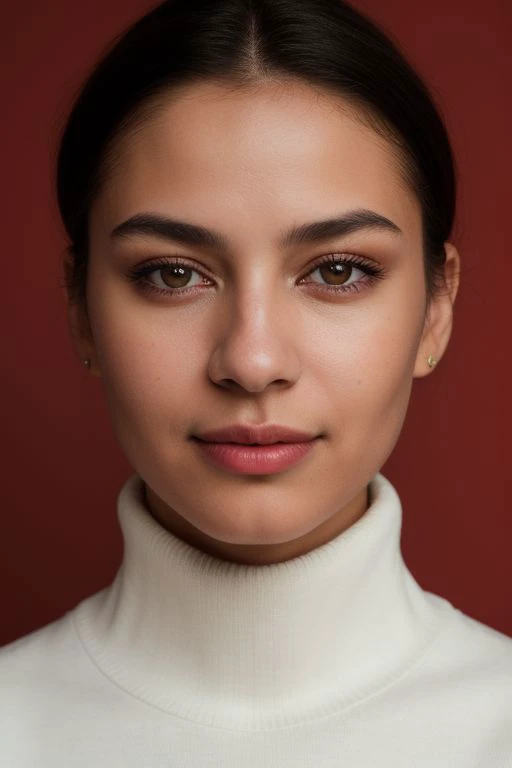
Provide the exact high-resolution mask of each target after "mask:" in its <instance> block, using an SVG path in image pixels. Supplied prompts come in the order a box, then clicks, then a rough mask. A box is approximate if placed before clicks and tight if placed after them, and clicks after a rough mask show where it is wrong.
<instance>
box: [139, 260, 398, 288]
mask: <svg viewBox="0 0 512 768" xmlns="http://www.w3.org/2000/svg"><path fill="white" fill-rule="evenodd" d="M324 264H344V265H345V264H348V265H350V266H354V267H357V268H358V269H360V270H361V271H362V272H363V273H365V275H366V277H365V278H364V279H362V280H358V281H357V282H355V283H350V284H349V285H346V286H341V285H340V286H335V285H321V284H320V283H305V284H306V285H315V286H317V288H319V289H320V290H321V291H326V292H327V293H334V294H345V293H358V292H359V291H361V290H363V289H364V287H365V286H369V285H372V284H373V283H374V282H376V281H377V280H381V279H382V278H384V277H385V276H386V272H387V270H386V269H384V268H383V267H379V266H377V265H376V264H372V263H370V262H368V261H366V259H363V258H362V257H361V256H351V255H349V256H344V257H343V258H340V256H339V255H336V254H329V256H324V257H323V258H322V259H320V260H319V261H318V262H316V264H314V265H313V267H312V268H311V269H310V271H309V272H308V273H307V274H306V275H304V277H308V275H310V274H311V273H312V272H315V271H316V270H317V269H318V268H319V267H322V266H323V265H324ZM175 266H181V267H184V268H185V269H189V270H191V271H192V272H197V274H199V275H201V276H202V277H205V275H203V274H202V272H201V271H200V270H199V269H196V268H195V267H193V266H192V265H191V264H189V263H188V262H187V261H186V260H184V259H182V258H180V257H176V258H172V259H169V258H157V259H154V260H152V261H150V262H148V263H144V264H140V265H139V266H137V267H135V268H134V269H132V270H130V272H129V273H128V279H129V280H130V281H131V282H133V283H135V284H136V285H137V286H138V287H139V288H140V290H141V291H143V293H146V294H152V293H157V294H159V295H163V296H166V297H168V296H174V295H176V294H188V293H190V292H191V291H195V290H196V288H198V287H200V286H192V287H190V288H188V287H186V286H185V287H183V288H167V289H164V288H159V287H158V286H156V285H154V284H153V283H151V282H150V281H149V280H148V279H147V278H148V276H149V275H150V274H152V273H153V272H159V271H160V270H162V269H163V268H164V267H175ZM206 279H207V280H210V278H206ZM302 279H304V278H301V280H302ZM303 284H304V283H303Z"/></svg>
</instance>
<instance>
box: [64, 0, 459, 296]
mask: <svg viewBox="0 0 512 768" xmlns="http://www.w3.org/2000/svg"><path fill="white" fill-rule="evenodd" d="M268 79H272V80H282V81H285V80H287V79H295V80H297V79H299V80H301V81H303V82H305V83H310V84H312V85H314V86H315V87H318V86H320V87H322V88H324V89H328V90H329V91H331V92H332V93H334V94H338V95H339V96H340V97H342V98H343V99H345V100H346V101H348V102H349V103H351V104H353V105H354V106H356V107H357V108H358V109H359V110H360V112H361V113H364V114H366V116H367V117H368V119H369V120H370V121H371V123H372V126H373V127H374V128H375V130H377V131H379V132H381V133H382V134H383V135H385V136H386V137H387V138H388V139H390V140H391V141H393V142H394V144H395V145H396V147H397V148H398V150H399V152H400V155H401V157H402V161H403V162H402V164H403V166H404V167H405V169H406V175H407V177H408V180H409V182H410V184H411V187H412V189H413V190H414V192H415V194H416V195H417V198H418V200H419V203H420V206H421V211H422V218H423V240H424V269H425V282H426V294H427V307H428V305H429V304H430V301H431V299H432V298H433V297H434V295H435V294H436V293H437V292H438V291H439V290H440V289H441V287H442V286H443V285H444V270H443V265H444V263H445V260H446V253H445V249H444V243H445V241H446V240H448V238H449V236H450V232H451V228H452V226H453V218H454V214H455V197H456V183H455V170H454V160H453V155H452V150H451V147H450V141H449V137H448V134H447V131H446V128H445V126H444V124H443V121H442V119H441V116H440V114H439V112H438V111H437V109H436V107H435V105H434V103H433V100H432V97H431V95H430V94H429V92H428V89H427V87H426V85H425V84H424V83H423V82H422V80H421V79H420V77H419V76H418V75H417V74H416V72H415V71H414V70H413V68H412V67H411V66H410V64H409V63H408V62H407V60H406V59H405V58H404V56H403V54H402V53H401V52H400V51H399V49H398V47H397V45H396V44H395V43H394V42H392V41H391V40H390V39H389V38H388V37H387V35H385V34H384V32H383V31H381V30H380V29H379V28H378V27H377V26H376V25H375V24H374V23H373V22H372V21H370V20H369V19H368V18H366V17H365V16H363V15H362V14H361V13H359V12H358V11H356V10H355V9H354V8H353V7H352V6H350V5H349V4H348V3H346V2H343V0H166V1H165V2H163V3H161V4H159V5H158V6H156V7H155V8H154V9H153V10H152V11H150V12H149V13H147V14H146V15H145V16H143V17H142V18H141V19H139V20H138V21H137V22H136V23H135V24H133V25H132V26H131V27H130V28H129V29H128V30H127V31H126V32H125V33H123V34H122V35H121V36H119V38H118V39H117V40H116V41H115V43H114V45H113V47H111V49H110V50H109V51H108V52H107V54H106V55H104V57H103V58H102V59H101V60H100V61H99V62H98V63H97V65H96V67H95V68H94V70H93V72H92V73H91V75H90V76H89V78H88V79H87V81H86V82H85V84H84V85H83V86H82V88H81V90H80V92H79V95H78V97H77V99H76V101H75V104H74V106H73V109H72V111H71V113H70V115H69V118H68V120H67V123H66V125H65V127H64V131H63V134H62V137H61V141H60V146H59V149H58V156H57V169H56V191H57V201H58V205H59V209H60V214H61V217H62V221H63V223H64V226H65V229H66V232H67V235H68V237H69V239H70V242H71V244H70V246H69V248H68V254H69V256H70V260H69V262H68V264H67V267H66V286H67V289H68V296H69V298H70V300H71V301H75V302H78V303H83V305H84V306H85V304H86V281H87V262H88V249H89V243H88V219H89V212H90V208H91V205H92V203H93V201H94V199H95V197H96V196H97V195H98V193H99V191H100V189H101V186H102V184H103V183H104V181H105V179H106V178H107V177H108V171H109V164H110V162H111V160H112V157H113V151H114V150H115V145H116V140H117V139H119V138H120V137H121V136H123V135H125V134H126V132H127V131H129V130H130V128H131V127H133V125H134V124H137V121H138V124H140V123H141V121H142V122H143V121H144V119H146V118H147V117H151V110H149V114H147V113H145V112H144V107H145V105H149V104H155V103H156V102H155V97H158V96H159V95H163V94H165V93H168V92H170V91H172V89H173V88H177V87H180V86H185V85H187V84H192V83H194V82H199V81H206V80H209V81H217V82H224V83H226V84H227V85H230V86H234V87H237V86H238V87H244V86H247V85H249V86H250V85H251V84H257V83H258V82H262V81H264V80H268ZM155 108H156V107H155ZM155 108H154V109H155ZM153 114H154V112H153Z"/></svg>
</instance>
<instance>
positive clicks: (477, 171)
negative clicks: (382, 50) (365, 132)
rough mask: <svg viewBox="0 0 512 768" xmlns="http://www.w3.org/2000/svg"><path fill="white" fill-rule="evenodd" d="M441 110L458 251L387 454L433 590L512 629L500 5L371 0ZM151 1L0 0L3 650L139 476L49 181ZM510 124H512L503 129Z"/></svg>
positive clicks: (408, 541) (114, 546)
mask: <svg viewBox="0 0 512 768" xmlns="http://www.w3.org/2000/svg"><path fill="white" fill-rule="evenodd" d="M356 4H357V5H358V7H360V8H361V9H362V10H366V11H368V12H369V13H370V14H371V15H373V16H374V18H375V19H376V20H378V21H380V22H381V24H382V25H383V26H384V27H385V28H386V29H387V31H388V32H390V33H391V34H392V35H393V36H395V38H396V39H398V41H399V42H400V43H401V44H402V46H403V48H404V49H405V51H406V53H407V54H408V55H409V58H410V59H411V60H412V62H413V63H414V64H415V65H416V66H417V67H418V68H419V70H420V71H421V72H422V74H423V75H424V77H425V78H426V80H427V82H428V83H429V85H430V87H431V89H432V90H433V92H434V95H435V97H436V99H437V101H438V103H439V105H440V107H441V110H442V112H443V114H444V116H445V119H446V121H447V124H448V127H449V130H450V132H451V135H452V139H453V145H454V149H455V152H456V155H457V160H458V166H459V178H460V196H459V211H458V216H457V224H456V229H455V233H454V238H453V239H454V242H455V243H456V244H457V245H458V247H459V249H460V252H461V255H462V261H463V275H462V284H461V288H460V291H459V296H458V298H457V302H456V315H455V328H454V332H453V335H452V339H451V342H450V346H449V348H448V351H447V355H446V356H445V357H444V359H443V361H442V363H441V365H440V366H439V367H438V369H437V370H436V371H435V372H434V373H433V375H431V376H429V377H427V378H426V379H421V380H416V381H415V383H414V389H413V395H412V400H411V405H410V410H409V414H408V417H407V420H406V423H405V426H404V430H403V432H402V435H401V438H400V441H399V443H398V445H397V447H396V449H395V451H394V453H393V456H392V458H391V459H390V460H389V461H388V462H387V464H386V465H385V467H384V468H383V472H384V474H386V475H387V477H389V479H390V480H391V481H392V482H394V483H395V485H396V487H397V489H398V491H399V493H400V495H401V498H402V503H403V506H404V525H403V534H402V544H403V552H404V556H405V559H406V561H407V563H408V565H409V567H410V568H411V570H412V572H413V573H414V575H415V577H416V578H417V580H418V581H419V582H420V584H421V585H422V586H423V587H424V588H425V589H428V590H430V591H432V592H436V593H438V594H441V595H442V596H444V597H446V598H447V599H449V600H450V601H451V602H453V603H454V604H455V605H456V606H457V607H459V608H460V609H461V610H463V611H464V612H466V613H469V614H470V615H472V616H474V617H475V618H477V619H479V620H480V621H483V622H485V623H487V624H490V625H492V626H494V627H496V628H497V629H500V630H501V631H503V632H506V633H507V634H510V635H512V599H511V598H512V586H511V585H512V560H511V557H510V551H511V548H512V522H511V520H510V515H511V513H512V506H511V505H510V502H509V501H508V499H506V498H505V486H506V482H507V477H508V475H507V472H508V471H509V462H510V459H511V455H510V448H509V434H510V432H511V429H510V427H511V420H510V411H511V409H510V394H511V386H510V381H511V372H512V366H511V361H510V351H511V344H510V331H511V323H510V311H511V305H512V296H511V289H512V268H511V264H512V255H511V254H510V252H508V251H509V249H508V248H507V245H508V243H506V233H508V230H509V218H510V216H511V214H510V211H509V206H510V195H509V187H510V178H511V170H512V169H511V167H510V157H511V155H510V118H511V108H510V97H509V94H510V86H511V83H510V68H511V61H510V43H509V40H510V33H511V20H512V12H511V8H512V6H511V5H510V3H509V2H508V0H487V2H486V3H485V4H482V2H481V0H430V1H429V2H428V3H426V2H424V3H411V2H410V0H365V1H364V2H362V1H361V2H358V3H356ZM152 5H153V3H152V2H147V0H88V2H87V3H70V2H69V1H68V0H46V1H45V2H41V0H32V1H31V2H27V1H26V2H24V3H22V4H21V3H19V2H17V1H16V2H15V0H3V3H2V32H1V33H0V42H1V45H0V57H1V59H2V61H1V65H2V66H1V69H0V72H1V93H2V112H3V118H2V125H1V130H2V148H3V149H4V154H5V157H4V159H3V160H2V171H3V172H2V176H1V182H0V189H1V195H2V201H1V204H2V221H3V227H2V265H3V269H2V272H3V281H2V283H3V291H2V301H1V302H0V311H1V313H2V318H1V322H2V328H3V329H4V333H3V344H2V357H3V371H4V373H3V376H2V385H1V386H2V403H3V416H2V422H3V434H4V438H3V445H4V451H3V457H4V458H3V465H2V466H3V477H2V498H1V502H2V506H1V510H2V514H1V517H0V526H1V533H0V591H1V595H0V602H1V606H2V608H1V612H2V621H1V628H0V644H4V643H7V642H9V641H11V640H14V639H16V638H17V637H19V636H21V635H23V634H26V633H28V632H30V631H32V630H34V629H37V628H38V627H40V626H42V625H44V624H46V623H48V622H50V621H52V620H53V619H55V618H57V617H59V616H60V615H62V614H63V613H64V612H65V611H66V610H68V609H69V608H71V607H73V606H74V605H75V604H76V602H78V601H79V600H80V599H82V598H83V597H85V596H87V595H89V594H92V593H93V592H94V591H96V590H97V589H100V588H101V587H103V586H104V585H106V584H107V583H108V582H109V581H110V580H111V578H112V577H113V575H114V573H115V571H116V569H117V567H118V565H119V562H120V558H121V554H122V549H121V535H120V531H119V528H118V524H117V518H116V513H115V503H116V498H117V494H118V491H119V489H120V487H121V485H122V483H123V482H124V480H125V479H126V477H127V476H128V475H129V474H131V472H132V470H131V467H130V466H129V465H128V463H127V461H126V460H125V459H124V457H123V455H122V454H121V450H120V448H119V447H118V445H117V443H116V441H115V438H114V436H113V433H112V431H111V427H110V423H109V418H108V413H107V410H106V406H105V404H104V400H103V395H102V392H101V381H100V380H99V379H96V378H93V377H91V376H89V375H87V373H86V371H85V369H84V370H83V369H82V368H81V366H80V364H79V362H78V360H77V359H76V358H75V356H74V352H73V350H72V347H71V342H70V340H69V337H68V331H67V325H66V315H65V304H64V296H63V292H62V289H61V286H60V259H61V254H62V251H63V248H64V246H65V239H64V237H63V232H62V229H61V225H60V222H59V219H58V215H57V208H56V203H55V199H54V194H53V188H52V179H51V173H52V164H53V158H54V154H55V147H56V141H57V136H58V133H59V130H60V127H61V125H62V121H63V120H64V117H65V114H66V112H67V109H68V107H69V105H70V100H71V98H72V95H73V93H74V92H75V89H76V88H77V87H78V85H79V83H80V82H81V80H82V79H83V77H85V75H86V74H87V73H88V71H89V69H90V67H91V66H92V65H93V63H94V61H95V59H96V57H97V55H98V54H99V53H100V52H101V51H102V50H103V49H104V47H105V46H107V45H108V43H109V41H110V40H111V39H112V38H113V36H114V35H116V34H117V33H118V32H120V31H121V30H122V29H123V28H124V27H125V26H126V24H127V23H129V22H130V21H132V20H133V19H135V18H137V17H138V16H139V15H141V14H142V13H143V12H145V11H146V10H148V9H149V8H150V7H151V6H152ZM506 126H507V127H506Z"/></svg>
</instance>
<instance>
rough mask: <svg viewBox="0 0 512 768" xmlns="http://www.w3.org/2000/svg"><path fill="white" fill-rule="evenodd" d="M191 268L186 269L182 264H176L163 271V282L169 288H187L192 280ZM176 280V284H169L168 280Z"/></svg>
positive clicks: (164, 268)
mask: <svg viewBox="0 0 512 768" xmlns="http://www.w3.org/2000/svg"><path fill="white" fill-rule="evenodd" d="M192 271H193V270H192V269H191V268H190V267H184V266H182V265H181V264H174V265H170V266H168V267H163V268H162V269H161V274H162V280H163V281H164V283H165V284H166V285H168V286H169V288H185V286H186V285H187V283H188V281H189V280H190V272H192ZM168 279H170V280H174V281H176V282H174V283H168V282H167V280H168Z"/></svg>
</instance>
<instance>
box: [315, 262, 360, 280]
mask: <svg viewBox="0 0 512 768" xmlns="http://www.w3.org/2000/svg"><path fill="white" fill-rule="evenodd" d="M317 269H318V271H319V272H320V273H321V275H322V277H323V279H324V280H326V282H329V279H331V278H332V280H333V282H332V283H330V285H343V284H344V283H345V282H346V280H347V279H348V277H350V273H351V271H352V265H351V264H343V262H328V263H327V264H320V266H318V267H317ZM328 278H329V279H328Z"/></svg>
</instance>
